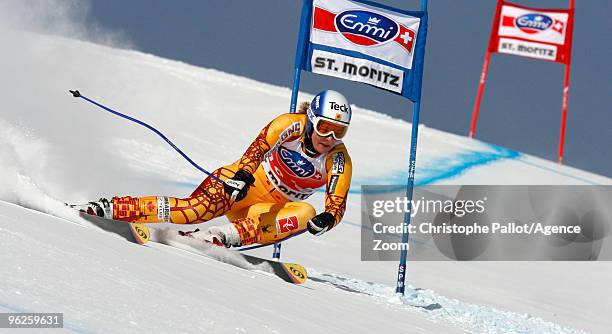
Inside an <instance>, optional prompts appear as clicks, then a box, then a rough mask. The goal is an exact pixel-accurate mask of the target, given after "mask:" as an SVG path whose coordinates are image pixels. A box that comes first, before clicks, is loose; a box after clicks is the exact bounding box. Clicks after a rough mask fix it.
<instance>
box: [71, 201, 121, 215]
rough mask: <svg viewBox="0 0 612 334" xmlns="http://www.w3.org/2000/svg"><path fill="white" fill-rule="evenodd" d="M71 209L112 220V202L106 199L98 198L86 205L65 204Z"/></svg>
mask: <svg viewBox="0 0 612 334" xmlns="http://www.w3.org/2000/svg"><path fill="white" fill-rule="evenodd" d="M67 205H68V206H70V207H71V208H73V209H76V210H79V211H80V212H84V213H86V214H88V215H92V216H98V217H101V218H105V219H113V202H112V201H109V200H107V199H106V198H100V200H99V201H97V202H89V203H87V204H67Z"/></svg>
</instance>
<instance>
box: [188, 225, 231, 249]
mask: <svg viewBox="0 0 612 334" xmlns="http://www.w3.org/2000/svg"><path fill="white" fill-rule="evenodd" d="M178 233H179V235H180V236H183V237H189V238H194V239H197V240H200V241H203V242H206V243H210V244H213V245H215V246H221V247H227V248H230V247H239V246H241V242H240V235H239V234H238V230H236V228H235V227H234V225H233V224H225V225H221V226H212V227H209V228H207V229H206V230H204V231H202V230H200V229H199V228H197V229H195V230H194V231H186V232H184V231H179V232H178Z"/></svg>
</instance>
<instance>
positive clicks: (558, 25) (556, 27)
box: [551, 20, 565, 35]
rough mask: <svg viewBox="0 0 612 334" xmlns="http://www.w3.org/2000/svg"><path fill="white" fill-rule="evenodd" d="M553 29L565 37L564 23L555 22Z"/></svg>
mask: <svg viewBox="0 0 612 334" xmlns="http://www.w3.org/2000/svg"><path fill="white" fill-rule="evenodd" d="M551 29H552V30H554V31H556V32H558V33H560V34H562V35H563V29H565V24H564V23H563V21H559V20H555V23H553V25H552V27H551Z"/></svg>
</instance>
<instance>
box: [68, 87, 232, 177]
mask: <svg viewBox="0 0 612 334" xmlns="http://www.w3.org/2000/svg"><path fill="white" fill-rule="evenodd" d="M68 91H69V92H70V93H71V94H72V96H74V97H80V98H82V99H83V100H85V101H87V102H89V103H92V104H94V105H96V106H98V107H100V108H102V109H104V110H106V111H108V112H110V113H111V114H113V115H116V116H119V117H123V118H125V119H127V120H130V121H132V122H134V123H137V124H140V125H142V126H144V127H145V128H147V129H149V130H151V131H153V132H154V133H155V134H156V135H158V136H160V137H161V138H162V139H163V140H165V141H166V143H168V145H170V146H172V148H173V149H174V150H175V151H177V152H178V153H179V154H180V155H181V156H182V157H183V158H185V160H187V161H189V163H190V164H191V165H192V166H194V167H195V168H197V169H198V170H200V171H201V172H202V173H204V174H206V175H208V176H210V177H211V178H213V179H215V180H216V181H219V182H221V183H224V182H223V181H222V180H221V179H220V178H218V177H216V176H214V175H213V174H211V173H210V172H209V171H207V170H206V169H204V168H202V167H200V166H199V165H198V164H196V163H195V162H194V161H193V160H191V158H189V157H188V156H187V154H185V153H183V151H181V149H180V148H178V147H176V145H174V143H173V142H171V141H170V139H168V137H166V136H165V135H164V134H163V133H161V132H160V131H159V130H157V129H156V128H154V127H152V126H150V125H149V124H147V123H145V122H143V121H140V120H138V119H136V118H134V117H130V116H128V115H125V114H122V113H120V112H118V111H115V110H113V109H111V108H108V107H106V106H104V105H102V104H100V103H98V102H96V101H94V100H91V99H89V98H87V97H85V96H83V95H81V93H80V92H79V91H78V90H68Z"/></svg>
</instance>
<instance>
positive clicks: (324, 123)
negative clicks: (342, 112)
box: [312, 117, 348, 140]
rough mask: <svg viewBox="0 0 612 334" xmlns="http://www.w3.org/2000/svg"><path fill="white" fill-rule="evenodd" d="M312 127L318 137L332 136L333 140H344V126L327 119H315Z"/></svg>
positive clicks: (346, 128)
mask: <svg viewBox="0 0 612 334" xmlns="http://www.w3.org/2000/svg"><path fill="white" fill-rule="evenodd" d="M312 125H313V127H314V130H315V132H316V133H317V134H318V135H319V136H321V137H327V136H329V135H332V137H334V139H335V140H340V139H342V138H344V136H345V135H346V132H347V131H348V126H346V124H344V123H341V122H337V121H334V120H331V119H327V118H321V117H317V118H316V119H315V121H314V122H313V124H312Z"/></svg>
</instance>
